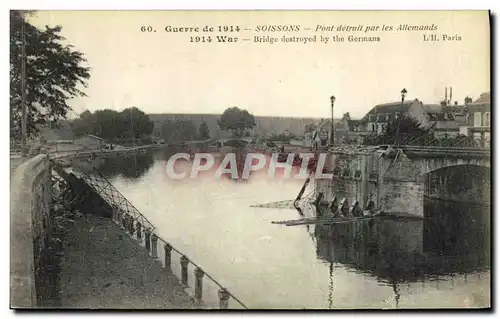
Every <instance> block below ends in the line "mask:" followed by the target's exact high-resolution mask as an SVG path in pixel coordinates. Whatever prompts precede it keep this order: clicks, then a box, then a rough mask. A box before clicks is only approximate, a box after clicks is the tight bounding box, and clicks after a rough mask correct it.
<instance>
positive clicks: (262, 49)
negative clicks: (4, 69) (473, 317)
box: [10, 10, 492, 310]
mask: <svg viewBox="0 0 500 319" xmlns="http://www.w3.org/2000/svg"><path fill="white" fill-rule="evenodd" d="M490 85H491V83H490V13H489V12H488V11H36V10H33V11H16V10H13V11H11V12H10V146H11V150H10V163H11V165H10V172H11V177H10V185H11V191H10V192H11V195H10V196H11V197H10V200H11V211H10V213H11V232H10V236H11V242H10V245H11V252H10V256H11V257H10V258H11V263H10V265H11V269H10V271H11V282H10V284H11V290H10V292H11V296H10V302H11V308H14V309H24V308H56V309H123V310H126V309H199V310H206V309H221V310H225V309H239V310H247V309H248V310H255V309H257V310H263V309H297V310H301V309H307V310H316V309H330V310H338V309H358V310H359V309H396V310H397V309H448V308H458V309H470V308H476V309H489V308H490V307H491V297H490V295H491V290H490V288H491V283H490V280H491V279H490V278H491V274H490V272H491V267H490V266H491V257H490V251H491V225H490V220H491V219H490V215H491V197H490V193H491V151H490V144H491V142H490V140H491V120H492V118H491V98H490Z"/></svg>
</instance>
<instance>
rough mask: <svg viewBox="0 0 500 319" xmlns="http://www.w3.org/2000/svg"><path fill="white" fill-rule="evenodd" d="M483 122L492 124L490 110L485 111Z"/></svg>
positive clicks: (485, 124) (487, 124)
mask: <svg viewBox="0 0 500 319" xmlns="http://www.w3.org/2000/svg"><path fill="white" fill-rule="evenodd" d="M483 123H484V126H488V127H489V126H490V125H491V124H490V112H485V113H484V121H483Z"/></svg>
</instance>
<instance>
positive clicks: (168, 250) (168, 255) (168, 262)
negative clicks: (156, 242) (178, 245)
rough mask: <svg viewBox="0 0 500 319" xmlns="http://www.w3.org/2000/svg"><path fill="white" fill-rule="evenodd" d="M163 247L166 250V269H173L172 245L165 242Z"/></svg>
mask: <svg viewBox="0 0 500 319" xmlns="http://www.w3.org/2000/svg"><path fill="white" fill-rule="evenodd" d="M163 249H164V250H165V269H167V270H168V271H172V265H171V264H172V256H171V254H172V246H170V244H165V246H163Z"/></svg>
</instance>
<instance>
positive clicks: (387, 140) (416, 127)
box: [363, 116, 434, 145]
mask: <svg viewBox="0 0 500 319" xmlns="http://www.w3.org/2000/svg"><path fill="white" fill-rule="evenodd" d="M398 122H399V121H398V119H393V120H391V121H389V122H388V123H387V126H386V128H385V132H384V134H381V135H376V134H372V135H370V136H367V137H365V138H364V140H363V144H365V145H383V144H395V143H396V142H397V140H396V139H397V135H398V126H399V142H400V143H401V144H414V145H427V144H428V143H432V140H433V139H434V138H433V135H432V133H431V132H430V131H429V130H428V129H425V128H423V127H421V126H420V123H419V122H418V121H417V120H415V119H414V118H412V117H409V116H403V117H402V118H401V121H400V122H399V123H398Z"/></svg>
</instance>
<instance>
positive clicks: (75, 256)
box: [59, 214, 195, 309]
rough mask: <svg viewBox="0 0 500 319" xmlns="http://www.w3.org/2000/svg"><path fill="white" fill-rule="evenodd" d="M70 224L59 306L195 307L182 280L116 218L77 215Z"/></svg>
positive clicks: (63, 261) (88, 307)
mask: <svg viewBox="0 0 500 319" xmlns="http://www.w3.org/2000/svg"><path fill="white" fill-rule="evenodd" d="M77 215H79V214H77ZM71 224H72V226H70V227H69V228H68V231H67V235H66V238H65V243H64V249H63V253H64V257H63V258H62V262H61V271H60V280H59V285H60V287H61V289H60V294H59V295H60V307H62V308H84V309H104V308H105V309H193V308H195V304H194V302H193V301H192V299H191V298H190V297H189V296H188V295H187V294H186V292H185V291H184V290H183V288H182V286H181V285H180V284H179V282H178V280H177V278H176V277H175V276H174V275H173V274H171V273H169V272H167V271H166V270H165V269H163V268H162V265H161V263H160V262H159V261H158V260H156V259H154V258H152V257H150V256H149V254H148V252H147V251H146V249H144V248H143V247H140V246H139V245H138V244H137V243H136V242H135V241H134V240H133V239H132V238H130V237H129V236H128V235H127V234H126V233H125V232H124V231H123V230H122V229H121V228H120V227H119V226H117V225H116V224H115V223H114V222H113V221H112V220H111V219H107V218H100V217H96V216H92V215H85V216H76V215H75V217H74V222H72V223H71Z"/></svg>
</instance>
